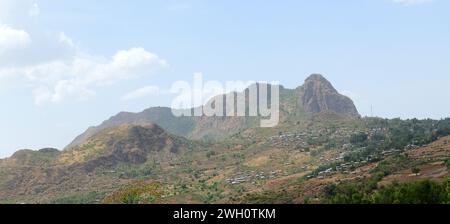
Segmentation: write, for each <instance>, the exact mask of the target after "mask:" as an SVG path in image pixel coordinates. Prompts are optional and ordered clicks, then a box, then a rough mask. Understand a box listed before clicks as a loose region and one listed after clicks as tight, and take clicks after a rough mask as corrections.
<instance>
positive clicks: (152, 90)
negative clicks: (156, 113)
mask: <svg viewBox="0 0 450 224" xmlns="http://www.w3.org/2000/svg"><path fill="white" fill-rule="evenodd" d="M159 94H160V89H159V87H158V86H146V87H143V88H140V89H137V90H134V91H132V92H129V93H127V94H125V95H124V96H123V97H122V100H126V101H128V100H136V99H142V98H145V97H149V96H157V95H159Z"/></svg>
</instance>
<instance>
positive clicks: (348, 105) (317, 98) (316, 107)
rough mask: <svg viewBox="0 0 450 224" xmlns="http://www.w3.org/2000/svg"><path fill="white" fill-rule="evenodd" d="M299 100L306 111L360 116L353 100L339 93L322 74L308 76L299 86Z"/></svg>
mask: <svg viewBox="0 0 450 224" xmlns="http://www.w3.org/2000/svg"><path fill="white" fill-rule="evenodd" d="M299 95H300V97H299V99H298V100H299V102H298V104H299V105H300V106H302V107H303V109H304V110H305V111H306V112H309V113H320V112H325V111H332V112H336V113H339V114H345V115H349V116H352V117H360V115H359V113H358V110H357V109H356V107H355V105H354V104H353V101H352V100H351V99H350V98H348V97H346V96H344V95H341V94H340V93H339V92H338V91H337V90H336V89H335V88H334V87H333V85H332V84H331V83H330V82H329V81H328V80H327V79H325V78H324V77H323V76H322V75H319V74H314V75H311V76H309V77H308V78H307V79H306V81H305V84H304V85H303V86H301V87H300V88H299Z"/></svg>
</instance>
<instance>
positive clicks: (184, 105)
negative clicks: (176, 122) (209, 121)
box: [170, 73, 280, 127]
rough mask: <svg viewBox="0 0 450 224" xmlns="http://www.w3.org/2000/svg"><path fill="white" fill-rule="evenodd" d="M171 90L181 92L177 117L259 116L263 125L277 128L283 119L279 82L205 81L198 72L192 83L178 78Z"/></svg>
mask: <svg viewBox="0 0 450 224" xmlns="http://www.w3.org/2000/svg"><path fill="white" fill-rule="evenodd" d="M243 90H244V91H243ZM170 92H171V93H173V94H178V96H176V97H175V98H174V99H173V101H172V108H173V109H172V113H173V115H174V116H177V117H181V116H197V117H202V116H207V117H224V116H225V117H235V116H238V117H244V116H247V117H260V118H261V123H260V126H261V127H275V126H277V125H278V123H279V120H280V86H279V82H272V83H270V84H268V83H256V82H251V81H247V82H244V81H228V82H226V83H225V84H223V83H221V82H218V81H208V82H204V81H203V75H202V74H200V73H197V74H194V78H193V83H192V84H191V83H189V82H187V81H177V82H175V83H174V84H173V85H172V87H171V90H170Z"/></svg>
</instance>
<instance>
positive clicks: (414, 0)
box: [393, 0, 433, 5]
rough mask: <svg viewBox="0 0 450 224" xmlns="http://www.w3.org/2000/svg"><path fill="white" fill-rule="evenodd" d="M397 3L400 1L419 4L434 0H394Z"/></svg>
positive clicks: (407, 3)
mask: <svg viewBox="0 0 450 224" xmlns="http://www.w3.org/2000/svg"><path fill="white" fill-rule="evenodd" d="M393 1H394V2H395V3H400V4H404V5H418V4H423V3H428V2H432V1H433V0H393Z"/></svg>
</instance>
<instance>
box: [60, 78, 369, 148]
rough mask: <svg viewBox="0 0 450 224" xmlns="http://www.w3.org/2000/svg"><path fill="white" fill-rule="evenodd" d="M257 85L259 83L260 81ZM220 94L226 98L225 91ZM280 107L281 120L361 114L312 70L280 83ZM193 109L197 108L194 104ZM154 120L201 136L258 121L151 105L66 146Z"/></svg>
mask: <svg viewBox="0 0 450 224" xmlns="http://www.w3.org/2000/svg"><path fill="white" fill-rule="evenodd" d="M253 85H255V84H253ZM256 85H257V86H258V83H256ZM248 90H249V89H248V88H247V89H245V90H244V91H243V92H240V93H229V94H246V93H248ZM246 96H248V95H246ZM289 96H290V97H291V98H292V97H294V98H295V99H296V100H295V101H296V102H290V101H289V99H288V98H290V97H289ZM216 97H224V98H225V95H222V96H220V95H219V96H216ZM216 97H213V98H212V99H211V100H214V99H215V98H216ZM235 97H236V95H235ZM211 100H210V101H211ZM247 100H248V97H247ZM208 103H210V102H208ZM291 104H295V105H291ZM280 107H282V108H280V109H281V112H282V113H281V114H280V116H281V118H280V119H281V120H286V119H287V117H295V116H298V114H304V112H306V113H307V114H317V113H320V112H324V111H331V112H336V113H339V114H343V115H348V116H350V117H355V118H359V117H360V115H359V113H358V111H357V109H356V106H355V105H354V104H353V101H352V100H351V99H350V98H349V97H346V96H344V95H341V94H340V93H339V92H338V91H337V90H336V89H335V88H334V87H333V85H332V84H331V83H330V82H329V81H328V80H327V79H326V78H325V77H323V76H322V75H320V74H312V75H311V76H309V77H308V78H307V79H306V80H305V83H304V84H303V85H302V86H299V87H297V88H296V89H286V88H284V87H283V86H280ZM288 108H291V109H288ZM191 110H194V108H192V109H191ZM294 114H297V115H294ZM152 123H155V124H157V125H159V126H161V127H162V128H163V129H164V130H166V131H168V132H169V133H171V134H174V135H178V136H182V137H186V138H189V139H196V140H198V139H205V138H211V139H220V138H223V137H227V136H230V135H232V134H235V133H237V132H239V131H241V130H244V129H246V128H249V127H252V126H254V123H255V122H254V119H251V118H249V117H205V116H202V117H186V116H183V117H176V116H174V115H173V114H172V109H171V108H168V107H151V108H148V109H145V110H143V111H142V112H139V113H131V112H120V113H118V114H117V115H115V116H112V117H111V118H109V119H108V120H105V121H104V122H102V123H101V124H100V125H98V126H93V127H90V128H88V129H87V130H86V131H85V132H84V133H82V134H80V135H79V136H77V137H76V138H75V139H74V140H73V141H72V142H71V143H70V144H69V145H68V146H66V147H65V149H69V148H71V147H74V146H77V145H79V144H81V143H82V142H83V141H85V140H87V139H88V138H89V137H90V136H92V135H94V134H95V133H97V132H99V131H101V130H103V129H105V128H110V127H114V126H117V125H121V124H132V125H148V124H152Z"/></svg>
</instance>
